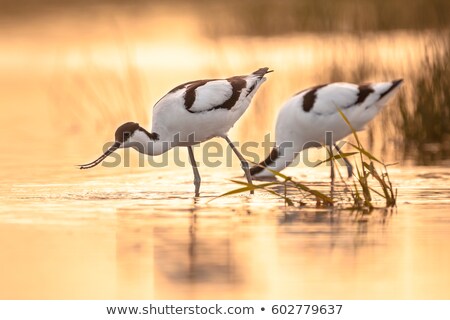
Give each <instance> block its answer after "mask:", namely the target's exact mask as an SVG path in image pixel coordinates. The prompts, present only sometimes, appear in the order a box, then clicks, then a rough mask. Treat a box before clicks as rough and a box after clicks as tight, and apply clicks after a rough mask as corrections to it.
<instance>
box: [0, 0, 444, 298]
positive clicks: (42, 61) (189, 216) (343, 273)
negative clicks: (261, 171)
mask: <svg viewBox="0 0 450 320" xmlns="http://www.w3.org/2000/svg"><path fill="white" fill-rule="evenodd" d="M449 17H450V2H449V1H448V0H390V1H387V0H386V1H385V0H367V1H351V0H342V1H329V0H319V1H312V0H280V1H274V0H259V1H250V0H228V1H226V2H224V1H207V0H198V1H181V0H180V1H178V0H169V1H144V0H134V1H119V0H99V1H94V2H93V1H88V0H66V1H57V0H15V1H12V0H0V28H1V32H0V71H1V72H0V108H1V117H0V135H1V137H3V144H4V147H3V152H0V166H1V171H0V173H1V175H0V176H1V181H0V192H1V193H0V203H1V206H0V298H2V299H27V298H32V299H36V298H41V299H47V298H48V299H67V298H68V299H70V298H72V299H90V298H95V299H132V298H145V299H153V298H163V299H164V298H165V299H171V298H173V299H176V298H184V299H194V298H236V299H241V298H247V299H251V298H254V299H259V298H268V299H287V298H290V299H308V298H320V299H328V298H336V299H337V298H357V299H371V298H372V299H373V298H375V299H378V298H380V299H392V298H401V299H403V298H424V299H434V298H438V299H449V298H450V289H449V288H450V274H449V273H448V270H449V269H450V250H448V248H449V245H450V238H449V236H448V230H449V227H450V218H449V216H448V212H449V211H450V201H449V195H450V189H449V187H448V184H449V181H450V175H449V174H450V173H449V170H448V166H449V164H450V161H449V160H450V127H449V125H448V124H449V123H450V89H449V88H450V65H449V64H450V32H449V31H450V29H449V27H450V25H449V24H450V19H449ZM265 66H267V67H270V68H271V69H273V70H275V72H274V73H271V74H269V75H268V81H267V82H266V83H265V84H264V85H263V87H262V89H261V90H260V91H259V92H258V93H257V95H256V96H255V98H254V99H253V103H252V105H251V108H249V110H248V111H247V112H246V114H245V115H244V116H243V117H242V119H241V120H240V121H239V122H238V123H237V125H236V127H235V128H233V129H232V131H231V132H230V136H231V137H232V138H233V140H236V141H239V142H240V143H241V144H242V143H243V142H246V141H258V142H261V141H262V138H263V137H264V135H265V134H267V133H272V134H273V127H274V121H275V118H276V114H277V111H278V109H279V107H280V106H281V105H282V103H283V102H284V101H285V100H286V99H288V98H289V97H290V96H292V95H293V94H294V93H296V92H298V91H300V90H301V89H304V88H307V87H309V86H313V85H317V84H321V83H327V82H331V81H346V82H355V83H365V82H371V81H390V80H393V79H398V78H404V80H405V84H404V86H403V88H402V89H401V91H400V93H399V94H398V95H397V97H396V98H395V99H394V100H393V101H392V102H391V103H390V104H389V106H388V107H387V108H386V109H385V110H384V111H383V113H382V114H381V115H379V116H378V117H377V118H376V119H375V120H374V121H373V122H372V123H371V124H370V125H369V126H368V128H367V130H366V131H365V132H364V133H361V137H362V139H363V141H364V143H365V145H366V147H367V148H368V149H370V150H371V151H372V152H373V153H374V154H376V155H377V156H379V157H380V158H383V159H384V160H386V161H388V162H398V164H397V166H395V167H392V171H391V172H392V175H393V178H394V183H395V184H396V185H397V186H398V189H399V199H400V201H399V206H398V208H397V209H396V210H394V211H385V210H378V211H375V212H373V213H372V214H370V215H363V214H362V213H360V212H351V211H339V212H335V211H331V210H328V209H315V208H313V206H312V207H308V208H306V209H305V208H302V209H299V208H285V207H284V204H283V202H282V201H280V200H279V199H275V198H273V197H271V196H269V195H266V194H262V193H257V194H256V195H255V196H254V197H247V196H235V197H231V198H226V199H218V200H215V201H212V202H208V201H209V200H211V199H212V197H213V196H217V195H219V194H221V193H223V192H225V191H227V190H231V189H233V188H234V187H235V186H234V185H233V183H231V182H230V181H229V180H228V179H230V178H232V177H236V176H240V175H241V171H240V169H239V164H238V163H237V162H234V165H233V167H232V168H228V167H226V166H225V165H223V166H221V167H219V168H207V167H205V166H202V164H200V168H199V169H200V172H201V173H202V177H203V181H202V183H203V184H202V195H203V196H204V197H203V198H202V199H200V200H199V201H194V200H193V198H192V195H193V185H192V178H193V177H192V172H191V169H190V167H189V165H187V167H185V168H179V167H176V166H174V165H173V164H172V165H169V166H167V167H165V168H152V167H151V166H149V165H146V166H144V167H139V166H137V165H136V164H137V162H138V156H137V154H136V153H133V152H131V153H130V157H131V166H130V167H124V166H120V167H117V168H105V167H100V166H99V167H98V168H95V169H92V170H89V171H83V172H81V171H79V170H76V167H75V166H74V165H76V164H79V163H85V162H87V161H91V160H93V159H94V158H96V157H97V156H99V154H100V152H101V149H102V147H103V144H104V143H105V142H107V141H111V139H112V138H113V134H114V130H115V128H116V127H117V126H118V125H120V124H122V123H123V122H126V121H136V122H139V123H141V124H143V125H144V124H147V123H149V122H150V121H149V120H150V119H151V110H152V106H153V104H154V103H155V102H156V101H157V100H158V99H159V98H160V97H161V96H163V95H164V94H165V93H166V92H167V91H169V90H170V89H172V88H173V87H175V86H176V85H178V84H180V83H183V82H186V81H189V80H195V79H204V78H218V77H229V76H233V75H240V74H247V73H250V72H252V71H254V70H256V69H258V68H259V67H265ZM148 128H149V127H148ZM149 129H150V128H149ZM197 152H198V153H199V154H201V150H200V149H198V150H196V153H197ZM180 153H181V154H182V157H183V158H184V159H186V155H185V151H184V150H181V152H180ZM258 153H259V155H260V156H261V157H263V156H265V154H264V150H262V149H261V150H258ZM120 154H123V153H122V152H120ZM321 154H322V153H320V151H319V156H320V155H321ZM171 155H173V151H171V152H169V158H170V156H171ZM200 158H201V157H198V159H200ZM327 170H328V169H327V168H305V167H302V166H301V165H300V166H299V167H297V168H290V169H288V170H287V171H286V172H288V173H289V174H292V175H293V176H296V177H297V178H298V179H300V180H302V181H305V182H307V183H309V184H311V185H314V184H315V183H319V184H322V185H323V184H324V183H325V182H327V181H328V180H327V179H328V177H327V175H328V171H327Z"/></svg>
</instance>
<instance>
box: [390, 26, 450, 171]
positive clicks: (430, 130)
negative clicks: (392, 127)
mask: <svg viewBox="0 0 450 320" xmlns="http://www.w3.org/2000/svg"><path fill="white" fill-rule="evenodd" d="M411 82H412V83H411V85H412V87H413V92H412V93H411V95H412V99H408V97H407V96H406V95H405V94H403V95H402V96H401V99H400V103H399V111H400V113H401V120H402V121H401V126H400V128H401V131H402V134H403V136H404V147H405V155H406V156H414V157H415V159H416V160H417V162H418V163H419V164H432V163H435V162H436V161H439V160H442V159H445V158H448V156H449V155H450V127H449V123H450V90H449V88H450V34H447V36H446V37H442V38H440V39H439V40H437V41H436V42H434V43H432V45H431V50H430V52H428V54H427V56H426V57H425V59H424V61H423V62H422V65H421V68H420V72H419V73H418V74H416V75H415V76H414V77H413V78H412V79H411ZM409 101H412V102H413V105H412V106H410V104H409V103H408V102H409Z"/></svg>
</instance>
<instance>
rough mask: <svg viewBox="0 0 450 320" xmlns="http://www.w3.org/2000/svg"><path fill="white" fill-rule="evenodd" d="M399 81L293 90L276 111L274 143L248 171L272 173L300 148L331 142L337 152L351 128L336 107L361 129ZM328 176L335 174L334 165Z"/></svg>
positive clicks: (289, 159) (288, 161)
mask: <svg viewBox="0 0 450 320" xmlns="http://www.w3.org/2000/svg"><path fill="white" fill-rule="evenodd" d="M402 82H403V80H402V79H400V80H394V81H390V82H378V83H371V84H364V85H356V84H352V83H343V82H339V83H330V84H325V85H319V86H315V87H312V88H309V89H306V90H303V91H300V92H299V93H297V94H295V95H294V96H293V97H291V98H290V99H289V100H287V101H286V103H285V104H284V105H283V106H282V108H281V109H280V111H279V113H278V118H277V122H276V128H275V147H274V148H273V149H272V151H271V152H270V155H269V156H268V157H267V158H266V159H265V160H264V161H262V162H261V163H260V164H259V165H256V166H254V167H252V168H251V169H250V173H251V175H252V176H253V177H261V178H264V177H272V176H273V173H272V172H271V171H270V170H273V171H277V172H280V171H281V170H283V169H284V168H286V167H287V166H289V165H290V164H291V163H292V162H293V161H294V160H295V158H296V157H297V156H298V154H299V153H300V152H301V151H302V150H305V149H308V148H310V147H317V146H320V145H327V146H329V147H330V150H331V148H332V146H333V145H334V146H335V147H336V150H337V151H338V152H340V150H339V148H338V146H337V145H336V142H337V141H339V140H341V139H343V138H345V137H346V136H348V135H349V134H351V132H352V131H351V129H350V127H349V126H348V125H347V123H346V122H345V121H344V119H343V118H342V116H341V115H340V113H339V111H338V110H339V109H340V110H342V112H343V113H344V114H345V116H346V117H347V118H348V120H349V122H350V123H351V125H352V127H353V128H354V129H355V130H362V129H363V128H364V126H365V125H366V124H367V123H368V122H369V121H370V120H372V119H373V118H374V117H375V116H376V115H377V114H378V113H379V112H380V111H381V110H382V108H383V107H384V106H385V105H386V103H387V102H388V101H389V99H390V98H391V97H392V96H393V95H394V94H395V92H396V91H397V89H398V88H399V87H400V84H401V83H402ZM327 132H331V134H329V133H328V134H327ZM327 135H328V138H327ZM344 161H345V163H346V165H347V169H348V175H349V177H350V176H351V175H352V166H351V164H350V162H349V161H348V160H347V159H346V158H344ZM267 168H268V169H270V170H267ZM331 178H332V179H333V178H334V170H333V166H331Z"/></svg>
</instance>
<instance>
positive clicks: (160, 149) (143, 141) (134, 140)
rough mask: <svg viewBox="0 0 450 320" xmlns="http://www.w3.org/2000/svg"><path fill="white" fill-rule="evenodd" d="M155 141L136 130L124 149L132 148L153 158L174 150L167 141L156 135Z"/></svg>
mask: <svg viewBox="0 0 450 320" xmlns="http://www.w3.org/2000/svg"><path fill="white" fill-rule="evenodd" d="M152 135H155V138H154V139H151V138H150V137H149V136H148V134H147V133H145V132H143V131H140V130H136V131H135V132H134V133H133V135H132V136H131V137H130V138H129V139H128V140H127V141H126V142H125V143H124V147H131V148H133V149H136V150H137V151H139V152H140V153H144V154H148V155H151V156H157V155H160V154H162V153H164V152H166V151H168V150H169V149H171V148H172V146H171V144H170V143H169V142H168V141H167V140H163V139H161V138H160V137H159V135H157V134H156V133H152Z"/></svg>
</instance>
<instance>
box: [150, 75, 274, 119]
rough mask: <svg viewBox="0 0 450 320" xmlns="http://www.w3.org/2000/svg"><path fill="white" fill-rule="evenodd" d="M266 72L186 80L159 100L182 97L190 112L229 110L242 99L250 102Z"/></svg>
mask: <svg viewBox="0 0 450 320" xmlns="http://www.w3.org/2000/svg"><path fill="white" fill-rule="evenodd" d="M267 72H270V71H268V68H261V69H259V70H257V71H255V72H253V73H252V74H250V75H247V76H235V77H231V78H228V79H211V80H197V81H191V82H187V83H184V84H182V85H179V86H177V87H175V88H174V89H172V90H171V91H169V93H168V94H167V95H166V96H164V97H163V98H162V99H161V100H160V101H159V102H163V100H169V99H172V98H174V97H182V99H183V106H184V108H185V109H186V110H187V111H189V112H191V113H197V112H205V111H212V110H216V109H227V110H231V109H233V108H235V107H238V106H240V105H242V102H244V101H245V102H248V103H250V100H251V98H252V97H253V94H254V93H255V92H256V90H257V89H258V87H259V85H260V84H261V83H262V82H264V80H265V78H264V75H265V74H266V73H267ZM159 102H158V103H157V104H159ZM248 103H247V105H248Z"/></svg>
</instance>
